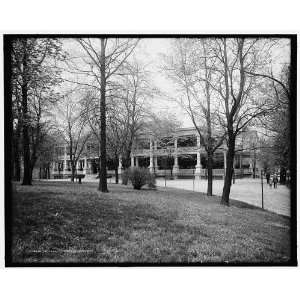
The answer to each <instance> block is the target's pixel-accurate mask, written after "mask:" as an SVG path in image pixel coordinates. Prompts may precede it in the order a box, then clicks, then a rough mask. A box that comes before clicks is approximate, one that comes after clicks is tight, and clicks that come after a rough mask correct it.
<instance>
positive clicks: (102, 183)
mask: <svg viewBox="0 0 300 300" xmlns="http://www.w3.org/2000/svg"><path fill="white" fill-rule="evenodd" d="M104 47H105V46H104V39H101V54H100V71H101V91H100V92H101V99H100V174H99V188H98V189H99V191H101V192H103V193H107V192H108V189H107V178H106V103H105V100H106V99H105V93H106V78H105V76H106V75H105V48H104Z"/></svg>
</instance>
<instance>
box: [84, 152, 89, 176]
mask: <svg viewBox="0 0 300 300" xmlns="http://www.w3.org/2000/svg"><path fill="white" fill-rule="evenodd" d="M87 169H88V167H87V157H86V156H85V157H84V167H83V174H86V173H87V172H86V171H87Z"/></svg>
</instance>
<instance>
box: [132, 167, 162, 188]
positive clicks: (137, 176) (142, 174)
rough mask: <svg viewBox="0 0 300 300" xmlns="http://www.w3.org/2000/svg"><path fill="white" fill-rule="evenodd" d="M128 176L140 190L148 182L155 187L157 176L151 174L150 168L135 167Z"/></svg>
mask: <svg viewBox="0 0 300 300" xmlns="http://www.w3.org/2000/svg"><path fill="white" fill-rule="evenodd" d="M128 178H129V180H130V181H131V183H132V185H133V188H134V189H135V190H140V189H141V188H142V186H144V185H146V184H148V186H149V188H155V187H156V185H155V176H154V175H152V174H150V172H149V169H148V168H138V167H133V168H130V169H129V172H128Z"/></svg>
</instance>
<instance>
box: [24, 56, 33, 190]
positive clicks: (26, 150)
mask: <svg viewBox="0 0 300 300" xmlns="http://www.w3.org/2000/svg"><path fill="white" fill-rule="evenodd" d="M23 64H24V70H26V65H27V57H26V55H24V58H23ZM24 77H25V75H24V74H23V79H24ZM24 81H25V83H23V85H22V109H23V160H24V174H23V182H22V185H31V184H32V178H31V175H32V173H31V171H30V148H29V133H28V123H29V118H28V108H27V92H28V90H27V89H28V87H27V83H26V79H24Z"/></svg>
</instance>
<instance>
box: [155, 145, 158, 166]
mask: <svg viewBox="0 0 300 300" xmlns="http://www.w3.org/2000/svg"><path fill="white" fill-rule="evenodd" d="M157 168H158V165H157V141H154V170H155V172H157Z"/></svg>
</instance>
